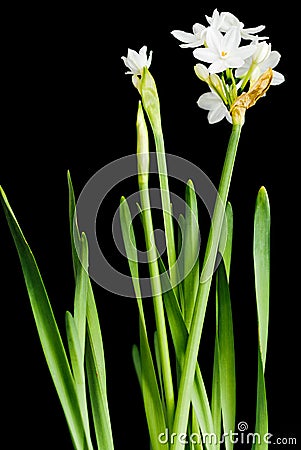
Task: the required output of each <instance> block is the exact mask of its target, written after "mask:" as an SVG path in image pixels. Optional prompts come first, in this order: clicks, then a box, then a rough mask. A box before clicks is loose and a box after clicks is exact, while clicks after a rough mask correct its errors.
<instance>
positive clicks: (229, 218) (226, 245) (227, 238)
mask: <svg viewBox="0 0 301 450" xmlns="http://www.w3.org/2000/svg"><path fill="white" fill-rule="evenodd" d="M232 240H233V210H232V206H231V203H230V202H228V203H227V206H226V214H225V217H224V222H223V227H222V232H221V243H222V247H221V243H220V248H219V251H220V253H221V255H222V257H223V260H224V264H225V269H226V273H227V278H228V280H229V278H230V265H231V255H232Z"/></svg>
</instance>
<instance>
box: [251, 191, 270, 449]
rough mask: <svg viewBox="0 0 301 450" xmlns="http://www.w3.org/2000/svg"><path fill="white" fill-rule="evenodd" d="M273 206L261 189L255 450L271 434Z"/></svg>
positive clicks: (257, 229) (257, 242)
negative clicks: (269, 359) (268, 383)
mask: <svg viewBox="0 0 301 450" xmlns="http://www.w3.org/2000/svg"><path fill="white" fill-rule="evenodd" d="M270 222H271V220H270V204H269V199H268V194H267V192H266V190H265V188H264V187H262V188H260V190H259V192H258V195H257V199H256V206H255V215H254V241H253V258H254V272H255V291H256V302H257V319H258V376H257V404H256V424H255V432H256V433H259V434H260V436H261V444H259V443H258V442H256V443H255V444H253V447H252V449H253V450H259V449H261V450H266V449H267V448H268V444H267V443H265V442H264V440H263V436H264V435H265V434H266V433H268V410H267V398H266V388H265V378H264V369H265V361H266V353H267V341H268V323H269V297H270Z"/></svg>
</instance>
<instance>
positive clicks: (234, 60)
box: [226, 55, 245, 69]
mask: <svg viewBox="0 0 301 450" xmlns="http://www.w3.org/2000/svg"><path fill="white" fill-rule="evenodd" d="M226 61H227V67H230V68H235V69H236V68H238V67H242V66H243V65H244V63H245V61H244V60H243V59H242V58H241V57H240V56H236V55H230V56H229V58H227V60H226Z"/></svg>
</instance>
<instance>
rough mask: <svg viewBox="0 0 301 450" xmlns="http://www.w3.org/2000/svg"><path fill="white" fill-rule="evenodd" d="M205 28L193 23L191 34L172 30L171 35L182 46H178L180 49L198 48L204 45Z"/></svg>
mask: <svg viewBox="0 0 301 450" xmlns="http://www.w3.org/2000/svg"><path fill="white" fill-rule="evenodd" d="M205 31H206V27H205V26H204V25H201V24H200V23H195V24H194V25H193V27H192V33H187V32H186V31H181V30H174V31H172V32H171V34H172V35H173V36H174V37H175V38H176V39H178V40H179V41H181V42H184V44H180V47H182V48H189V47H190V48H194V47H200V46H201V45H203V44H204V36H205V34H204V33H205Z"/></svg>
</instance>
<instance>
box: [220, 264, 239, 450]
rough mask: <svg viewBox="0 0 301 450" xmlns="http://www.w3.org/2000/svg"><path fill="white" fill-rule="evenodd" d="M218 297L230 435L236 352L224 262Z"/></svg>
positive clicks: (225, 411)
mask: <svg viewBox="0 0 301 450" xmlns="http://www.w3.org/2000/svg"><path fill="white" fill-rule="evenodd" d="M217 295H218V353H219V374H220V396H221V397H220V400H221V408H222V418H223V428H224V433H230V432H231V431H233V430H234V429H235V412H236V377H235V352H234V335H233V321H232V309H231V300H230V292H229V284H228V280H227V274H226V269H225V265H224V263H223V261H221V263H220V265H219V267H218V271H217ZM227 436H229V434H228V435H227ZM225 444H226V449H227V450H232V448H233V440H232V439H231V440H230V439H228V438H227V437H226V439H225Z"/></svg>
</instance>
